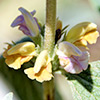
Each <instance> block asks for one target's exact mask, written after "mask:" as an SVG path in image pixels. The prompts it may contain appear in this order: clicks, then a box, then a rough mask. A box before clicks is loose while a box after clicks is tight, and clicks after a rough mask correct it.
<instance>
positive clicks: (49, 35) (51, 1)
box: [44, 0, 56, 56]
mask: <svg viewBox="0 0 100 100" xmlns="http://www.w3.org/2000/svg"><path fill="white" fill-rule="evenodd" d="M55 28H56V0H46V25H45V40H44V49H46V50H48V52H49V54H50V56H52V53H53V49H54V43H55Z"/></svg>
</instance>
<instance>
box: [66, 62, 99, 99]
mask: <svg viewBox="0 0 100 100" xmlns="http://www.w3.org/2000/svg"><path fill="white" fill-rule="evenodd" d="M66 76H67V77H68V80H69V83H70V86H71V90H72V94H73V98H74V100H100V61H96V62H92V63H90V65H89V67H88V69H87V70H86V71H83V72H82V73H80V74H78V75H75V74H74V75H73V74H69V73H66Z"/></svg>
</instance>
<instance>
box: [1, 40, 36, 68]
mask: <svg viewBox="0 0 100 100" xmlns="http://www.w3.org/2000/svg"><path fill="white" fill-rule="evenodd" d="M34 55H36V52H35V45H34V43H32V42H24V43H20V44H17V45H15V46H11V45H8V48H7V49H6V50H5V52H4V53H3V57H4V58H5V59H6V60H5V62H6V64H7V65H8V66H9V67H11V68H14V69H19V68H21V65H22V64H23V63H25V62H28V61H29V60H30V59H32V58H33V56H34Z"/></svg>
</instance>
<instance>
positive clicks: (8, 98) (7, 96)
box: [2, 92, 13, 100]
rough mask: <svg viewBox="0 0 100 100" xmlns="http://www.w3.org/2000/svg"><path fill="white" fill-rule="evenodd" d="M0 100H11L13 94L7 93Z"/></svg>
mask: <svg viewBox="0 0 100 100" xmlns="http://www.w3.org/2000/svg"><path fill="white" fill-rule="evenodd" d="M2 100H13V93H12V92H9V93H8V94H6V95H5V96H4V98H3V99H2Z"/></svg>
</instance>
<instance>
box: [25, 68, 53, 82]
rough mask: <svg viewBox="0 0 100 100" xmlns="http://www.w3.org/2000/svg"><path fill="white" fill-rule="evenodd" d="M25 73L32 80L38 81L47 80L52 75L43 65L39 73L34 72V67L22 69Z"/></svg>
mask: <svg viewBox="0 0 100 100" xmlns="http://www.w3.org/2000/svg"><path fill="white" fill-rule="evenodd" d="M24 72H25V74H27V75H28V77H29V78H30V79H32V80H34V79H36V80H37V81H39V82H43V81H49V80H51V78H52V77H53V76H52V74H51V73H49V72H48V71H47V70H46V68H45V67H42V68H41V70H40V72H39V73H35V72H34V68H28V69H25V70H24Z"/></svg>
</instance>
